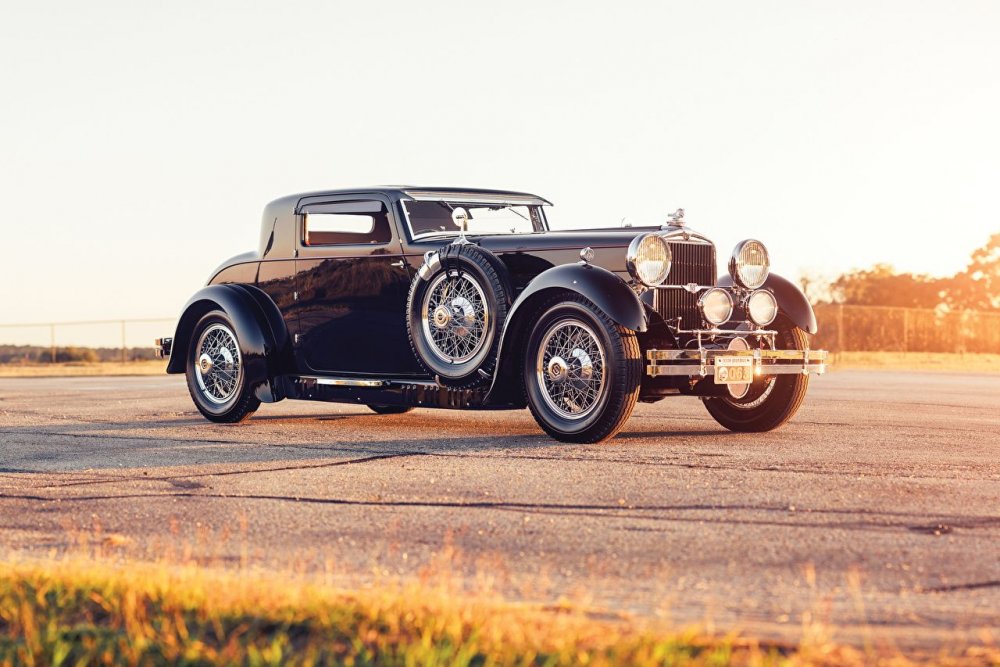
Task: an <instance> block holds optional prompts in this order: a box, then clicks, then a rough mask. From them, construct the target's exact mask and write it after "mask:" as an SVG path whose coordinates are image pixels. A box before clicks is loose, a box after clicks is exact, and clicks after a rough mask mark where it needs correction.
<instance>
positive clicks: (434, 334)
mask: <svg viewBox="0 0 1000 667" xmlns="http://www.w3.org/2000/svg"><path fill="white" fill-rule="evenodd" d="M510 304H511V289H510V287H509V284H508V282H507V279H506V269H505V267H504V265H503V262H501V261H500V259H499V258H498V257H497V256H496V255H494V254H493V253H491V252H489V251H488V250H485V249H483V248H480V247H479V246H477V245H474V244H471V243H456V244H452V245H448V246H445V247H444V248H442V249H441V250H438V251H436V252H432V253H428V255H427V258H426V260H425V262H424V265H423V266H421V267H420V270H419V271H418V272H417V277H416V278H414V279H413V284H412V285H410V296H409V299H408V300H407V306H406V311H407V320H406V326H407V330H408V332H409V334H410V345H411V346H412V347H413V352H414V353H415V354H416V355H417V359H419V360H420V363H421V364H423V366H424V367H425V368H426V369H427V370H428V371H429V372H430V373H433V374H434V375H435V376H437V378H438V380H439V381H440V382H441V383H442V384H447V385H450V386H453V387H472V386H475V385H478V384H482V383H484V382H486V380H488V379H489V378H490V377H491V376H492V373H493V368H494V364H495V363H496V355H497V348H498V347H499V344H500V332H501V331H502V327H503V323H504V321H505V320H506V319H507V311H508V309H509V308H510Z"/></svg>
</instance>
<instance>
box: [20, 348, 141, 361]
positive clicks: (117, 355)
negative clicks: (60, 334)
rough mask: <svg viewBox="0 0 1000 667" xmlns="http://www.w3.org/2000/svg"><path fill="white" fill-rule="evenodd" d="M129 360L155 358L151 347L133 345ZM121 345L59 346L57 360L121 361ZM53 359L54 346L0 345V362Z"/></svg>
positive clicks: (128, 350) (129, 351)
mask: <svg viewBox="0 0 1000 667" xmlns="http://www.w3.org/2000/svg"><path fill="white" fill-rule="evenodd" d="M125 358H126V359H127V360H129V361H141V360H145V359H154V358H155V357H154V355H153V350H152V349H151V348H144V347H133V348H128V349H127V350H125ZM121 359H122V349H121V348H120V347H57V348H56V362H57V363H68V362H79V363H97V362H100V361H121ZM51 361H52V348H50V347H41V346H39V345H0V364H17V363H25V364H47V363H50V362H51Z"/></svg>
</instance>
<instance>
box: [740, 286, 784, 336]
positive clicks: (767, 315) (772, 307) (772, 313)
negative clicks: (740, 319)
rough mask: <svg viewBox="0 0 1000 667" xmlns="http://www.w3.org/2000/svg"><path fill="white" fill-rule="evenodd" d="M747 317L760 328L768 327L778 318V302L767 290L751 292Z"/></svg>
mask: <svg viewBox="0 0 1000 667" xmlns="http://www.w3.org/2000/svg"><path fill="white" fill-rule="evenodd" d="M746 311H747V316H748V317H749V318H750V320H751V321H752V322H753V323H754V324H756V325H757V326H760V327H766V326H767V325H768V324H770V323H771V322H773V321H774V318H776V317H777V316H778V302H777V301H775V299H774V295H773V294H771V293H770V292H768V291H767V290H763V289H760V290H757V291H756V292H751V293H750V296H748V297H747V301H746Z"/></svg>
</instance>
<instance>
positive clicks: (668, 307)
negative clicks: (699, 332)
mask: <svg viewBox="0 0 1000 667" xmlns="http://www.w3.org/2000/svg"><path fill="white" fill-rule="evenodd" d="M670 251H671V253H672V255H673V262H672V263H671V265H670V273H669V275H667V279H666V280H665V281H664V283H663V284H664V285H686V284H688V283H695V284H697V285H714V284H715V278H716V266H715V246H713V245H710V244H707V243H680V242H671V243H670ZM653 306H654V308H656V312H658V313H659V314H660V315H661V316H662V317H663V319H664V320H666V321H667V322H671V323H676V322H677V318H678V317H680V318H681V327H682V328H684V329H691V328H695V327H698V326H700V325H701V314H700V313H699V312H698V295H697V294H691V293H690V292H688V291H687V290H683V289H658V290H656V294H655V295H654V296H653Z"/></svg>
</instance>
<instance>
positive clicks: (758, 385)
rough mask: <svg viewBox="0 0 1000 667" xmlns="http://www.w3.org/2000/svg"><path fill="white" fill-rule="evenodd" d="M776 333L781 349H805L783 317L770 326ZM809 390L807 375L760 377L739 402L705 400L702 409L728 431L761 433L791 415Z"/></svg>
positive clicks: (800, 334) (802, 335) (804, 341)
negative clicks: (704, 408) (705, 409)
mask: <svg viewBox="0 0 1000 667" xmlns="http://www.w3.org/2000/svg"><path fill="white" fill-rule="evenodd" d="M772 326H773V328H774V330H775V331H777V332H778V335H777V336H775V343H776V345H777V346H778V349H782V350H805V349H808V348H809V339H808V338H807V337H806V332H804V331H803V330H802V329H799V328H798V327H797V326H795V325H794V324H792V322H791V321H790V320H789V319H788V318H787V317H785V316H783V315H779V316H778V319H776V320H775V321H774V324H773V325H772ZM808 388H809V376H808V375H802V374H801V373H796V374H794V375H770V376H768V375H764V376H761V378H760V379H759V380H757V381H755V382H754V383H753V384H752V385H751V386H750V391H749V392H748V393H747V395H746V396H745V397H743V398H741V399H734V398H731V397H728V396H727V397H716V398H708V399H705V407H706V408H707V409H708V413H709V414H710V415H712V417H714V418H715V421H717V422H719V423H720V424H721V425H723V426H725V427H726V428H727V429H729V430H730V431H736V432H739V433H762V432H764V431H772V430H774V429H776V428H778V427H779V426H781V425H782V424H784V423H785V422H787V421H788V420H789V419H791V418H792V417H794V416H795V413H796V412H798V411H799V408H800V407H801V406H802V401H803V400H804V399H805V397H806V390H807V389H808Z"/></svg>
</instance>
